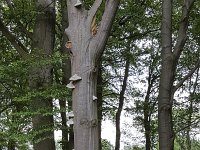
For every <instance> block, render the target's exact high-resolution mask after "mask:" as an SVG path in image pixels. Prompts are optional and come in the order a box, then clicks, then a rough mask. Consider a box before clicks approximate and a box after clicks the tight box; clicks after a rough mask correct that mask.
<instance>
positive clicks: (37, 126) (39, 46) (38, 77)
mask: <svg viewBox="0 0 200 150" xmlns="http://www.w3.org/2000/svg"><path fill="white" fill-rule="evenodd" d="M36 8H37V11H38V14H37V16H36V21H35V27H34V35H33V48H34V49H33V50H32V53H31V55H33V57H34V56H36V57H35V58H36V59H39V60H38V61H40V60H41V59H43V58H48V57H49V56H51V55H52V52H53V48H54V40H55V37H54V34H55V31H54V30H55V29H54V28H55V9H54V2H53V0H50V1H47V0H41V1H37V2H36ZM36 61H37V60H36ZM51 84H52V66H51V65H45V66H44V65H43V66H39V67H35V68H33V69H32V71H31V75H30V87H31V88H32V89H33V90H34V89H37V90H38V89H39V88H40V89H41V88H42V89H45V88H47V87H48V86H49V85H51ZM31 107H32V110H34V111H36V112H41V110H44V109H45V110H48V111H51V112H52V111H53V104H52V99H51V98H44V97H38V96H37V97H35V98H34V99H33V100H32V105H31ZM32 123H33V130H34V131H36V133H37V132H39V133H38V134H37V135H36V136H35V137H34V143H33V148H34V150H55V142H54V130H53V127H54V121H53V115H43V113H39V114H37V115H34V116H33V118H32ZM44 129H46V131H45V130H44Z"/></svg>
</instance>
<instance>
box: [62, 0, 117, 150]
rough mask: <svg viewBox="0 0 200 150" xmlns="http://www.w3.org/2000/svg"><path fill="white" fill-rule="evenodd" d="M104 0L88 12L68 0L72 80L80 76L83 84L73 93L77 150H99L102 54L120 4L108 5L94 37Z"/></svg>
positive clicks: (79, 82)
mask: <svg viewBox="0 0 200 150" xmlns="http://www.w3.org/2000/svg"><path fill="white" fill-rule="evenodd" d="M101 2H102V0H95V2H94V4H93V6H92V7H91V9H90V10H89V11H87V10H85V9H84V7H83V5H82V6H75V4H76V1H72V0H68V1H67V6H68V20H69V27H68V28H67V29H66V30H65V32H66V34H67V36H68V38H69V40H70V41H71V43H72V47H71V49H70V53H71V63H72V65H71V66H72V76H73V75H75V74H77V75H78V76H80V77H81V80H79V81H74V82H73V84H74V86H75V89H73V91H72V103H73V112H74V141H75V145H74V149H75V150H98V149H99V144H98V143H99V140H98V137H99V133H98V118H97V100H96V98H95V97H97V93H96V83H97V70H98V69H97V68H98V64H99V61H100V57H101V55H102V53H103V50H104V47H105V44H106V41H107V38H108V36H109V32H110V30H111V25H112V23H113V20H114V17H115V14H116V10H117V7H118V4H119V0H109V1H106V4H105V10H104V14H103V16H102V20H101V22H100V26H99V29H98V32H97V33H96V34H95V35H93V34H92V32H91V25H92V21H93V19H94V16H95V14H96V12H97V10H98V8H99V6H100V5H101Z"/></svg>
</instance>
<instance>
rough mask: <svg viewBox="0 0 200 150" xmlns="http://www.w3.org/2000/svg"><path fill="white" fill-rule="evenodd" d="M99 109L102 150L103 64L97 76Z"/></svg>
mask: <svg viewBox="0 0 200 150" xmlns="http://www.w3.org/2000/svg"><path fill="white" fill-rule="evenodd" d="M97 76H98V77H97V97H98V101H97V107H98V132H99V150H102V145H101V123H102V117H103V114H102V105H103V95H102V94H103V78H102V64H101V65H100V66H99V69H98V75H97Z"/></svg>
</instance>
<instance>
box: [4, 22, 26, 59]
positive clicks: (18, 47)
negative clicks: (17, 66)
mask: <svg viewBox="0 0 200 150" xmlns="http://www.w3.org/2000/svg"><path fill="white" fill-rule="evenodd" d="M0 31H2V34H3V35H4V36H5V37H6V38H7V39H8V40H9V41H10V43H11V44H12V45H13V46H14V48H15V49H16V50H17V52H18V53H19V54H20V55H21V56H22V57H24V56H26V55H27V54H28V50H27V49H26V48H25V46H24V45H23V44H22V43H21V42H20V41H19V39H18V38H17V37H16V36H15V35H13V34H12V33H10V31H9V30H8V28H7V27H6V26H5V25H4V24H3V22H2V20H1V18H0Z"/></svg>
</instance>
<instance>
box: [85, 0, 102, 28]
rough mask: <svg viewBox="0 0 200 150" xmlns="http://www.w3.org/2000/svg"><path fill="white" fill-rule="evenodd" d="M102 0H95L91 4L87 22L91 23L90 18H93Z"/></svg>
mask: <svg viewBox="0 0 200 150" xmlns="http://www.w3.org/2000/svg"><path fill="white" fill-rule="evenodd" d="M101 3H102V0H95V2H94V4H93V5H92V7H91V9H90V10H89V12H88V14H89V17H88V18H89V24H91V22H92V19H93V18H94V16H95V14H96V12H97V11H98V9H99V7H100V6H101Z"/></svg>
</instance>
